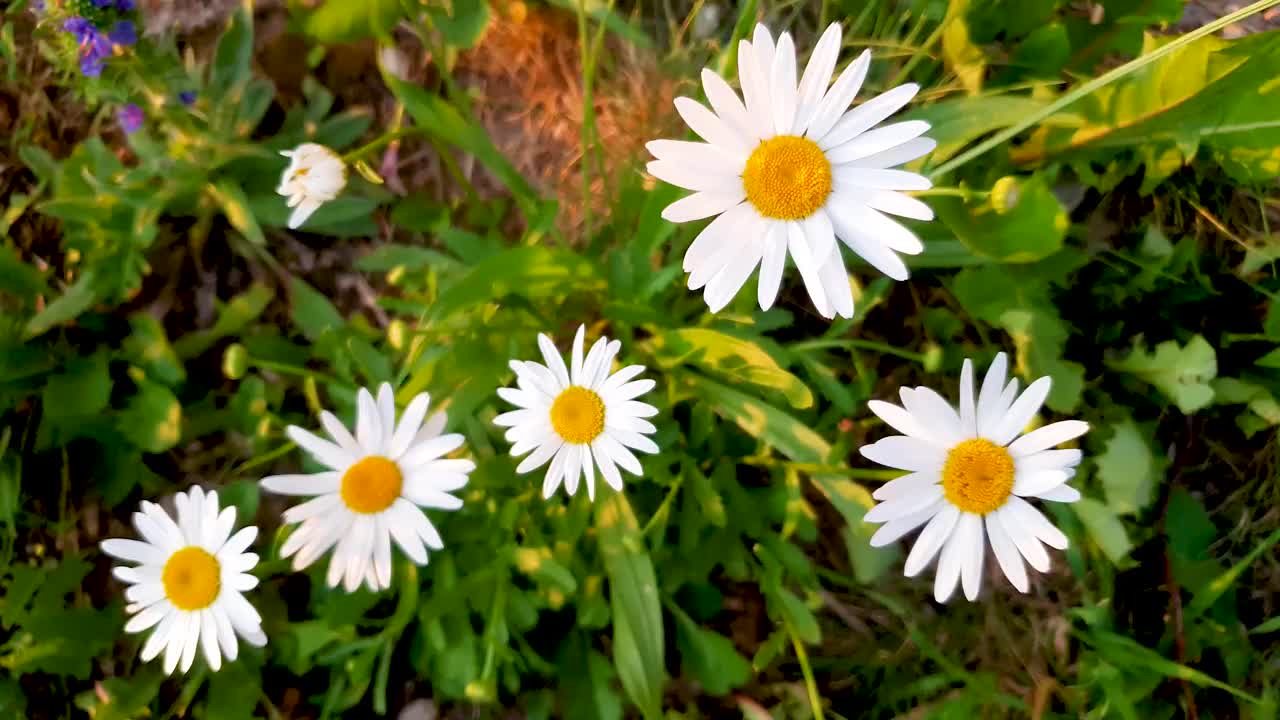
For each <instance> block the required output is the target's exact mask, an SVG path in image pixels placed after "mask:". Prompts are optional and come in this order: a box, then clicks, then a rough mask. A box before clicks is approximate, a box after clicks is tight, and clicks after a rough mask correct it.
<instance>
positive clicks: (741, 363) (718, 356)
mask: <svg viewBox="0 0 1280 720" xmlns="http://www.w3.org/2000/svg"><path fill="white" fill-rule="evenodd" d="M649 345H650V348H651V349H652V352H653V355H654V357H655V359H656V360H657V362H658V365H659V366H660V367H663V368H665V369H670V368H674V367H678V366H680V365H685V364H689V365H694V366H697V367H699V368H702V369H703V370H706V371H708V372H710V373H712V374H716V375H720V376H723V377H725V378H726V379H728V380H730V381H734V382H735V383H736V382H743V383H748V384H750V385H755V386H757V387H762V388H766V389H769V390H775V391H777V392H779V393H782V395H783V396H785V397H786V398H787V402H789V403H790V404H791V406H792V407H794V408H807V407H810V406H812V405H813V393H812V392H810V391H809V388H808V387H807V386H806V385H805V384H804V383H803V382H802V381H801V380H800V378H798V377H796V376H795V375H792V374H791V373H789V372H787V371H786V370H784V369H782V367H781V366H779V365H778V363H777V361H775V360H774V359H773V357H772V356H771V355H769V353H767V352H765V351H764V348H762V347H760V346H759V345H758V344H756V343H754V342H751V341H750V340H744V339H742V338H738V337H735V336H733V335H726V334H725V333H722V332H717V331H715V330H708V329H705V328H681V329H679V330H667V331H660V332H658V333H657V334H655V335H654V336H653V338H652V339H651V340H650V341H649Z"/></svg>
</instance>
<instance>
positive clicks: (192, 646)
mask: <svg viewBox="0 0 1280 720" xmlns="http://www.w3.org/2000/svg"><path fill="white" fill-rule="evenodd" d="M190 616H191V617H190V619H189V621H188V625H187V642H186V645H184V646H183V648H182V662H181V664H180V665H181V667H182V672H187V671H188V670H190V669H191V664H192V663H194V662H195V661H196V652H197V651H199V649H200V634H201V633H200V613H190Z"/></svg>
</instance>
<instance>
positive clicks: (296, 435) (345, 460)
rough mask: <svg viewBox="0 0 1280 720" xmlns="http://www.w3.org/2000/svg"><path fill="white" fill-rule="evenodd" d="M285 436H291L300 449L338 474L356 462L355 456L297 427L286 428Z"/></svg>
mask: <svg viewBox="0 0 1280 720" xmlns="http://www.w3.org/2000/svg"><path fill="white" fill-rule="evenodd" d="M285 434H286V435H288V436H289V439H291V440H293V441H294V442H295V443H297V444H298V447H300V448H302V449H303V450H306V451H307V452H308V453H309V454H310V455H311V456H312V457H314V458H315V459H316V460H318V461H319V462H320V463H321V464H322V465H325V466H327V467H330V468H333V469H334V470H337V471H338V472H342V471H344V470H346V469H347V468H348V467H350V466H351V463H353V462H355V461H356V458H355V456H353V455H352V454H351V453H349V452H347V451H346V450H343V449H342V448H340V447H338V446H337V445H335V444H334V443H331V442H329V441H328V440H324V439H321V438H320V437H318V436H316V435H313V434H311V433H310V432H307V431H306V430H303V429H302V428H300V427H298V426H296V425H290V426H289V427H287V428H285Z"/></svg>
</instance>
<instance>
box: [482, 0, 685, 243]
mask: <svg viewBox="0 0 1280 720" xmlns="http://www.w3.org/2000/svg"><path fill="white" fill-rule="evenodd" d="M457 74H458V78H459V80H460V81H461V82H462V83H463V84H464V85H466V86H467V87H469V88H471V89H473V90H474V91H476V92H477V93H478V95H479V96H478V98H477V100H476V103H475V109H476V113H477V115H478V116H479V120H480V122H481V123H482V124H483V125H484V127H485V130H486V131H487V132H488V133H489V135H490V137H492V138H493V141H494V143H495V144H496V145H497V146H498V148H499V149H501V150H502V151H503V153H504V154H506V156H507V157H508V158H509V159H510V160H511V161H512V162H513V163H514V164H515V166H516V167H517V168H518V169H519V170H520V171H521V173H522V174H524V176H525V177H527V178H528V179H529V180H530V181H532V182H533V183H535V184H536V185H537V186H538V187H539V188H540V189H542V190H544V191H545V192H548V193H552V194H554V195H556V196H557V197H558V198H559V199H560V200H561V204H562V206H563V207H562V213H561V219H560V222H561V228H562V229H563V230H564V231H565V232H567V233H569V234H571V235H579V234H580V233H581V230H582V222H583V219H584V212H583V211H584V208H583V207H582V197H583V169H584V162H583V154H582V132H583V122H584V120H583V118H584V88H583V72H582V62H581V56H580V50H579V44H578V28H577V22H576V19H575V18H574V17H572V16H571V15H568V14H566V13H562V12H559V11H556V10H553V9H549V8H546V7H541V6H539V7H533V6H529V5H526V4H524V3H523V2H499V3H497V4H496V5H495V7H494V12H493V15H492V19H491V21H490V23H489V27H488V28H487V29H486V30H485V33H484V36H483V37H482V39H481V41H480V43H479V44H478V45H477V46H476V47H475V48H474V49H472V50H471V51H469V52H467V53H465V54H463V55H462V57H461V58H460V59H459V62H458V67H457ZM593 95H594V97H593V101H594V102H593V106H594V111H595V129H596V134H597V136H598V138H599V146H600V147H601V148H603V154H602V157H600V158H599V167H597V162H596V159H595V158H591V159H590V162H589V163H586V166H587V167H588V168H589V173H588V174H589V176H590V178H591V179H590V188H589V196H590V198H591V203H590V210H591V212H592V214H593V215H598V214H601V213H603V212H605V211H606V209H607V199H608V195H609V193H608V188H609V187H612V184H613V183H614V180H615V179H616V178H617V177H618V174H619V173H621V172H627V171H629V170H630V169H632V168H633V167H634V166H635V164H636V162H637V158H640V157H643V156H644V143H645V142H646V141H648V140H651V139H653V138H655V137H660V136H661V135H662V134H663V133H664V132H667V131H669V130H670V129H671V128H672V127H673V126H672V119H673V118H674V117H675V113H674V111H673V110H672V105H671V103H672V100H673V99H674V98H675V95H676V82H675V81H674V80H673V79H671V78H669V77H666V76H664V75H663V74H662V73H661V72H660V71H659V69H658V64H657V60H656V58H655V57H654V56H653V55H652V54H651V53H649V52H646V51H643V50H641V49H638V48H636V47H634V46H632V45H630V44H628V43H625V42H623V41H621V40H618V39H617V38H612V37H609V38H606V40H605V43H604V46H603V48H602V50H601V53H600V59H599V63H598V72H597V77H596V79H595V82H594V92H593Z"/></svg>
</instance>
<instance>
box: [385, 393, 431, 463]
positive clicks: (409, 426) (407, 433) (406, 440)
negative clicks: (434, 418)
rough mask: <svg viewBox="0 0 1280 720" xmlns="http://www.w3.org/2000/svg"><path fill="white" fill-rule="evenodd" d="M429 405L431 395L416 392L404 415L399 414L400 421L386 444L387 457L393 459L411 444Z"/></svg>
mask: <svg viewBox="0 0 1280 720" xmlns="http://www.w3.org/2000/svg"><path fill="white" fill-rule="evenodd" d="M430 407H431V396H430V395H428V394H427V393H418V394H417V395H416V396H415V397H414V398H413V400H410V401H409V405H408V407H406V408H405V409H404V415H401V416H400V423H399V424H398V425H396V431H395V432H394V433H392V435H391V442H390V443H389V444H388V446H387V456H388V457H390V458H391V459H392V460H395V459H397V458H399V457H400V456H401V455H403V454H404V452H405V451H406V450H408V449H409V448H410V447H411V446H412V444H413V439H414V438H415V437H417V436H418V430H420V429H421V428H422V419H423V418H425V417H426V416H427V410H428V409H430Z"/></svg>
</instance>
